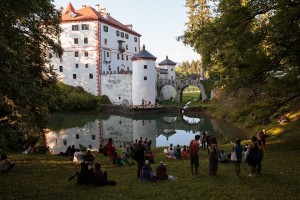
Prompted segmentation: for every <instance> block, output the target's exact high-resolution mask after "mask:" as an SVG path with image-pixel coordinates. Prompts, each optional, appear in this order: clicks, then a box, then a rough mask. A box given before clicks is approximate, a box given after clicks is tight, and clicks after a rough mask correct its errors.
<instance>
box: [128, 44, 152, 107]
mask: <svg viewBox="0 0 300 200" xmlns="http://www.w3.org/2000/svg"><path fill="white" fill-rule="evenodd" d="M131 60H132V105H133V106H137V105H141V104H142V102H143V100H144V101H146V104H148V103H149V102H151V104H152V105H153V104H154V103H155V94H156V87H155V84H156V83H155V61H156V57H155V56H153V55H152V54H151V53H149V52H148V51H146V50H145V45H143V50H141V51H140V52H139V53H137V54H136V55H134V56H133V57H132V58H131Z"/></svg>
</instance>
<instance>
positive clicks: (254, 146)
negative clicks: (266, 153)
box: [247, 136, 259, 176]
mask: <svg viewBox="0 0 300 200" xmlns="http://www.w3.org/2000/svg"><path fill="white" fill-rule="evenodd" d="M251 140H252V142H251V143H250V144H249V147H248V148H249V155H248V159H247V160H248V165H250V166H251V173H250V174H249V176H255V175H256V173H257V165H258V149H259V147H258V143H257V137H255V136H253V137H252V138H251Z"/></svg>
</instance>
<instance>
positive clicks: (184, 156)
mask: <svg viewBox="0 0 300 200" xmlns="http://www.w3.org/2000/svg"><path fill="white" fill-rule="evenodd" d="M181 157H182V159H188V158H189V151H188V150H187V148H186V145H184V146H183V149H182V151H181Z"/></svg>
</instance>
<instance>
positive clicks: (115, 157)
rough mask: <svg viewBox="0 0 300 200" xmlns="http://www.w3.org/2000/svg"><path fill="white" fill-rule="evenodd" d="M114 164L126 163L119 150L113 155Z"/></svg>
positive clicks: (121, 164)
mask: <svg viewBox="0 0 300 200" xmlns="http://www.w3.org/2000/svg"><path fill="white" fill-rule="evenodd" d="M112 159H113V164H115V165H120V166H123V165H125V162H124V160H123V159H122V157H121V156H119V155H118V153H117V152H115V153H114V155H113V158H112Z"/></svg>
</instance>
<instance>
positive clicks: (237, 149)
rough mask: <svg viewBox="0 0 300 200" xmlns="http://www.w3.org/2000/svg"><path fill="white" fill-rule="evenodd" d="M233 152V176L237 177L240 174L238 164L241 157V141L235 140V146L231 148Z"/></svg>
mask: <svg viewBox="0 0 300 200" xmlns="http://www.w3.org/2000/svg"><path fill="white" fill-rule="evenodd" d="M233 151H235V154H236V158H237V161H234V168H235V174H236V176H237V177H239V176H240V174H241V168H240V164H241V161H242V156H243V146H242V145H241V140H240V139H239V138H237V139H236V140H235V146H234V147H233Z"/></svg>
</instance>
